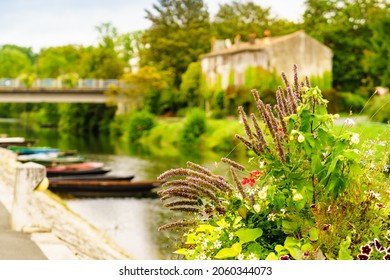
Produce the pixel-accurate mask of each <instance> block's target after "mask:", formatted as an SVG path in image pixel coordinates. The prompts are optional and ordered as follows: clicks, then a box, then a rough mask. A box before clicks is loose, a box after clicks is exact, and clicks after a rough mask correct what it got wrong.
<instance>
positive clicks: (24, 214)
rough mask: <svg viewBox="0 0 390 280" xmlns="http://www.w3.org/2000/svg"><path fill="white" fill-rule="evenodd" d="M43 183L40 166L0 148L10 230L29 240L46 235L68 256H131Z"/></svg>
mask: <svg viewBox="0 0 390 280" xmlns="http://www.w3.org/2000/svg"><path fill="white" fill-rule="evenodd" d="M47 184H48V180H47V178H46V169H45V168H44V166H42V165H39V164H36V163H31V162H30V163H25V164H22V163H20V162H18V161H17V160H16V155H15V154H14V153H13V152H11V151H9V150H7V149H3V148H0V201H1V202H2V203H3V204H4V205H5V206H6V208H8V210H9V211H10V213H11V226H12V228H13V230H17V231H23V232H28V233H31V234H32V237H33V238H32V239H33V240H42V239H45V240H48V239H47V235H48V234H49V235H50V240H55V242H57V244H58V242H60V243H61V244H62V245H63V246H65V247H66V248H67V249H68V250H69V251H70V252H71V254H72V256H71V258H70V259H89V260H116V259H122V260H123V259H132V258H133V257H132V256H131V255H130V254H129V253H128V252H125V251H124V250H123V249H122V248H120V247H119V246H118V245H117V244H116V243H115V242H114V241H112V240H111V239H110V238H109V237H107V236H106V235H105V234H104V233H103V232H101V231H100V230H99V229H97V228H96V227H94V226H93V225H92V224H90V223H89V222H88V221H86V220H85V219H83V218H82V217H80V216H79V215H77V214H76V213H74V212H73V211H72V210H71V209H69V208H68V207H67V206H66V204H65V203H64V202H63V201H62V200H61V199H60V198H59V197H58V196H56V195H55V194H53V193H52V192H50V191H49V190H47ZM40 235H41V236H40ZM43 236H45V237H44V238H42V237H43ZM38 245H39V244H38Z"/></svg>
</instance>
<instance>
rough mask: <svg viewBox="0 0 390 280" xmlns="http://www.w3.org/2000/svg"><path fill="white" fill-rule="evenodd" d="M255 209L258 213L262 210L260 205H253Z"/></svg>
mask: <svg viewBox="0 0 390 280" xmlns="http://www.w3.org/2000/svg"><path fill="white" fill-rule="evenodd" d="M253 209H254V210H255V211H256V213H259V212H260V210H261V207H260V205H259V204H255V205H253Z"/></svg>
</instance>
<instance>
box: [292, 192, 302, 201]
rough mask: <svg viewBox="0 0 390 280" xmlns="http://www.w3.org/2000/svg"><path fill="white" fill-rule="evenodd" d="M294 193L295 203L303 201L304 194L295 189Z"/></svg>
mask: <svg viewBox="0 0 390 280" xmlns="http://www.w3.org/2000/svg"><path fill="white" fill-rule="evenodd" d="M292 192H293V200H294V201H299V200H302V199H303V196H302V194H301V193H299V192H298V191H297V190H295V189H293V190H292Z"/></svg>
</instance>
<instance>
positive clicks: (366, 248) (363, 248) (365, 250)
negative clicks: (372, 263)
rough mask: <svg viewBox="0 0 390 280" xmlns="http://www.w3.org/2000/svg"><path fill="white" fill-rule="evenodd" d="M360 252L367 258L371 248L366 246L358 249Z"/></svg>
mask: <svg viewBox="0 0 390 280" xmlns="http://www.w3.org/2000/svg"><path fill="white" fill-rule="evenodd" d="M360 251H361V252H362V254H365V255H367V256H369V255H370V254H371V251H372V248H371V246H370V245H368V244H367V245H364V246H362V247H360Z"/></svg>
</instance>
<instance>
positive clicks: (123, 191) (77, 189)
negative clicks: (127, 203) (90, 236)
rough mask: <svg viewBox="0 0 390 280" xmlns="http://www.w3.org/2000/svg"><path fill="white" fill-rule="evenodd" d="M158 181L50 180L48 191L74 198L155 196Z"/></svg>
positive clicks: (159, 184) (158, 184) (158, 185)
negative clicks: (154, 190)
mask: <svg viewBox="0 0 390 280" xmlns="http://www.w3.org/2000/svg"><path fill="white" fill-rule="evenodd" d="M160 186H161V183H160V182H159V181H132V180H66V179H64V180H50V178H49V190H51V191H53V192H54V193H58V194H71V195H72V196H76V197H93V196H95V197H115V196H121V197H123V196H155V193H154V192H152V190H153V189H155V188H158V187H160Z"/></svg>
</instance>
